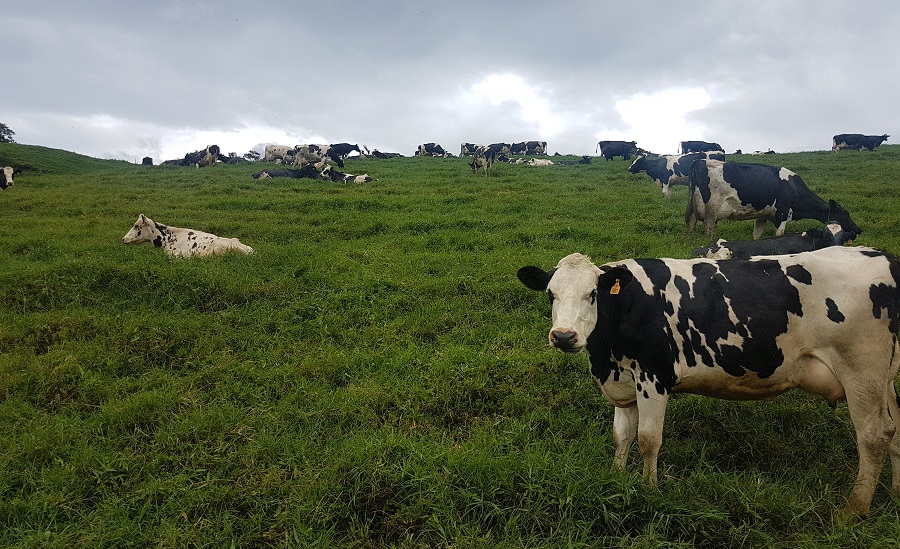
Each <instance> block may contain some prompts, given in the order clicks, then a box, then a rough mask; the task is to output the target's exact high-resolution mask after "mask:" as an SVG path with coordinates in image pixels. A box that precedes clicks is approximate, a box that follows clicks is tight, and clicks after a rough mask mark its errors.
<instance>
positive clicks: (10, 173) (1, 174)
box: [0, 166, 22, 191]
mask: <svg viewBox="0 0 900 549" xmlns="http://www.w3.org/2000/svg"><path fill="white" fill-rule="evenodd" d="M20 173H22V170H15V169H13V168H12V167H10V166H5V167H4V168H3V169H2V170H0V191H5V190H6V189H8V188H9V187H12V186H13V185H14V184H15V182H14V181H13V177H15V176H17V175H19V174H20Z"/></svg>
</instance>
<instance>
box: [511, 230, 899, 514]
mask: <svg viewBox="0 0 900 549" xmlns="http://www.w3.org/2000/svg"><path fill="white" fill-rule="evenodd" d="M518 278H519V280H521V281H522V283H523V284H525V286H527V287H528V288H530V289H532V290H537V291H540V292H545V293H546V294H547V295H548V296H549V297H550V303H551V308H552V321H553V324H552V327H551V328H550V331H549V334H548V340H549V343H550V345H552V346H554V347H556V348H557V349H560V350H562V351H565V352H570V353H573V352H578V351H581V350H586V351H587V352H588V355H589V359H590V365H591V373H592V374H593V375H594V377H595V378H596V381H597V383H598V384H599V385H600V388H601V390H602V392H603V395H604V396H605V397H606V398H607V400H609V401H610V402H611V403H612V404H613V406H615V412H614V418H613V445H614V455H615V457H614V459H613V464H614V465H615V466H616V467H618V468H624V467H625V466H626V465H627V461H628V455H629V452H630V449H631V445H632V444H633V442H634V439H635V437H637V439H638V446H639V449H640V453H641V457H642V458H643V462H644V477H645V478H647V479H648V480H649V481H650V482H651V483H656V480H657V463H658V457H659V450H660V447H661V446H662V440H663V423H664V417H665V413H666V406H667V404H668V401H669V399H670V397H671V396H672V395H673V394H674V393H691V394H699V395H705V396H711V397H717V398H725V399H734V400H761V399H771V398H774V397H776V396H777V395H779V394H781V393H783V392H785V391H788V390H790V389H795V388H796V389H800V390H803V391H806V392H808V393H811V394H813V395H815V396H818V397H821V398H823V399H824V400H826V401H827V402H828V403H830V404H831V405H835V404H836V403H837V402H840V401H846V402H847V407H848V409H849V411H850V418H851V420H852V422H853V428H854V430H855V435H856V441H857V452H858V455H859V469H858V472H857V476H856V480H855V482H852V483H851V484H852V488H851V492H850V497H849V498H848V500H847V506H846V508H845V510H846V511H847V512H849V513H852V514H866V513H868V511H869V508H870V506H871V503H872V497H873V495H874V493H875V489H876V486H877V485H878V483H879V477H880V473H881V470H882V467H883V466H884V459H885V455H887V454H890V456H891V462H892V466H893V480H892V486H891V490H892V491H893V492H894V494H895V495H897V496H900V399H898V398H897V392H896V390H895V388H894V383H895V378H896V376H897V369H898V366H900V341H898V338H897V332H898V331H900V261H898V260H897V259H896V258H894V257H893V256H892V255H890V254H888V253H886V252H882V251H880V250H876V249H873V248H850V247H839V246H832V247H829V248H824V249H822V250H817V251H815V252H806V253H800V254H794V255H780V256H768V257H760V258H754V259H750V260H740V259H734V260H728V261H715V260H711V259H690V260H679V259H626V260H623V261H616V262H613V263H607V264H605V265H600V266H597V265H595V264H594V263H592V262H591V260H590V258H589V257H587V256H584V255H581V254H571V255H569V256H566V257H564V258H563V259H562V260H561V261H560V262H559V263H558V264H557V266H556V268H555V269H553V270H551V271H550V272H545V271H544V270H543V269H541V268H540V267H534V266H529V267H522V268H521V269H519V272H518ZM810 458H811V459H815V456H810Z"/></svg>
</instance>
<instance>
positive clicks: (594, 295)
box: [590, 288, 597, 305]
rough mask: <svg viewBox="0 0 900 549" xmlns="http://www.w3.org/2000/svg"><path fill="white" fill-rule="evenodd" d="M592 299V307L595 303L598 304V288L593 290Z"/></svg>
mask: <svg viewBox="0 0 900 549" xmlns="http://www.w3.org/2000/svg"><path fill="white" fill-rule="evenodd" d="M590 298H591V305H593V304H594V303H596V302H597V289H596V288H594V289H593V290H591V295H590Z"/></svg>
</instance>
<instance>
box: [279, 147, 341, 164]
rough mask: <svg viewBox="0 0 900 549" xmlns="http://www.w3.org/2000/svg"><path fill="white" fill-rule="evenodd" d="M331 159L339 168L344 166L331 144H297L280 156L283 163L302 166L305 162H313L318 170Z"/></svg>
mask: <svg viewBox="0 0 900 549" xmlns="http://www.w3.org/2000/svg"><path fill="white" fill-rule="evenodd" d="M329 161H331V162H332V163H333V164H336V165H337V166H338V167H339V168H343V167H344V159H343V157H342V156H341V155H340V154H339V153H338V152H337V151H335V150H334V149H333V148H332V146H331V145H315V144H313V145H297V146H296V147H294V148H293V149H291V150H289V151H287V152H286V153H285V154H284V157H283V158H282V162H283V163H285V164H292V165H294V166H300V167H303V166H305V165H306V164H315V165H316V166H317V167H318V168H319V169H320V170H321V169H324V168H325V164H326V163H328V162H329Z"/></svg>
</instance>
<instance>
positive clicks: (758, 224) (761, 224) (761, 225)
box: [753, 219, 784, 240]
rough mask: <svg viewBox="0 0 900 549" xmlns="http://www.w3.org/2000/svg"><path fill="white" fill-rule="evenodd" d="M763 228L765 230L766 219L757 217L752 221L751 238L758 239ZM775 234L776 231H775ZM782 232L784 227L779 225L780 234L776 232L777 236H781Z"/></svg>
mask: <svg viewBox="0 0 900 549" xmlns="http://www.w3.org/2000/svg"><path fill="white" fill-rule="evenodd" d="M765 230H766V220H765V219H757V220H756V221H754V223H753V240H759V237H761V236H762V234H763V231H765ZM776 234H777V231H776ZM782 234H784V227H781V234H778V236H781V235H782Z"/></svg>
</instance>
